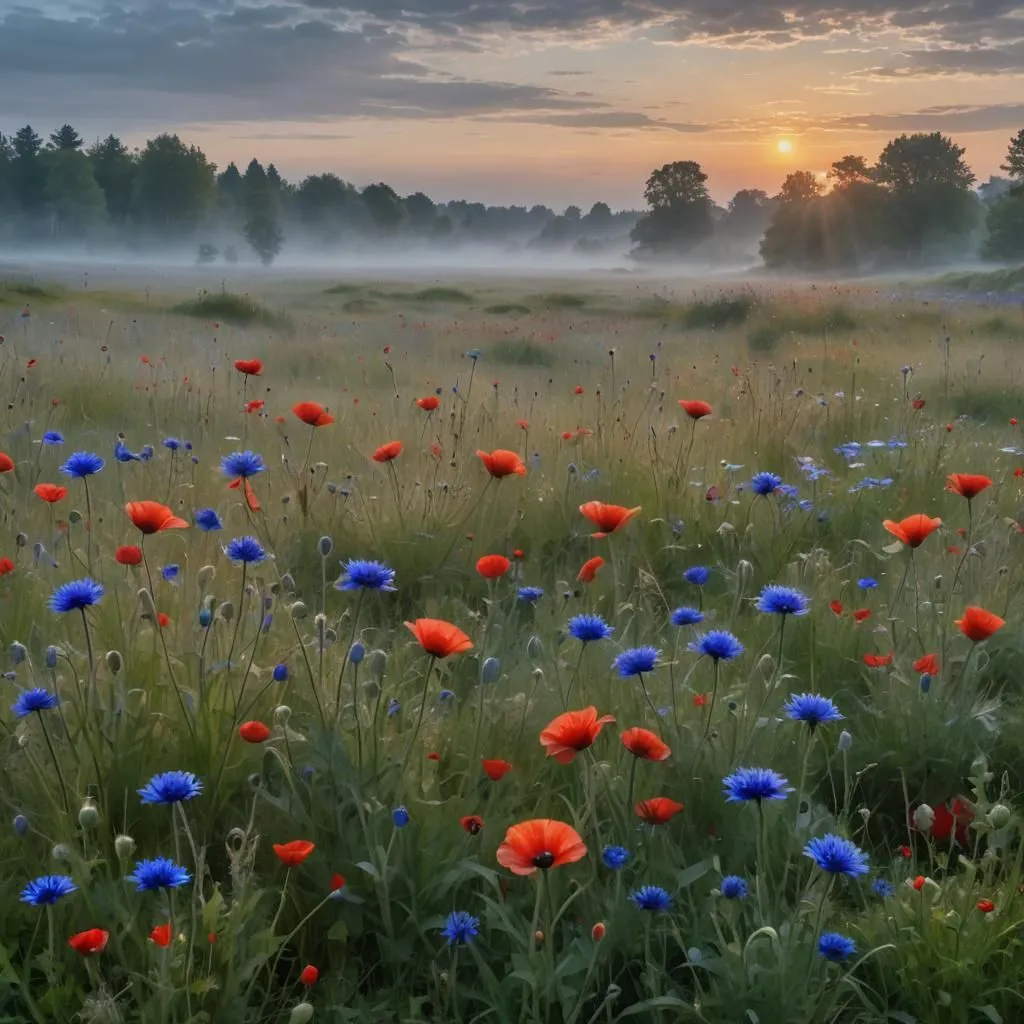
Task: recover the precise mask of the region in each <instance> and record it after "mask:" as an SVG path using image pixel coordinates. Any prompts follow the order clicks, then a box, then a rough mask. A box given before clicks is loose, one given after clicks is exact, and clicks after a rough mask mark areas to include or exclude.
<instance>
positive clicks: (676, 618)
mask: <svg viewBox="0 0 1024 1024" xmlns="http://www.w3.org/2000/svg"><path fill="white" fill-rule="evenodd" d="M703 621H704V613H703V612H700V611H697V609H696V608H677V609H676V610H675V611H674V612H673V613H672V625H673V626H696V625H697V624H698V623H701V622H703Z"/></svg>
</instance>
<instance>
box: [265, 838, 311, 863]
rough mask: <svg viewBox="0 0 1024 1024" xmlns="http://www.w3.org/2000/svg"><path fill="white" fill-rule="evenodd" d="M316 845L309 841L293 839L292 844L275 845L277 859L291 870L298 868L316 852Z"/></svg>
mask: <svg viewBox="0 0 1024 1024" xmlns="http://www.w3.org/2000/svg"><path fill="white" fill-rule="evenodd" d="M315 849H316V845H315V844H314V843H311V842H309V841H308V840H307V839H293V840H292V841H291V842H290V843H274V853H276V854H277V859H278V860H279V861H280V862H281V863H282V864H284V865H285V866H286V867H289V868H297V867H298V866H299V865H300V864H301V863H302V862H303V861H304V860H305V859H306V858H307V857H308V856H309V855H310V854H311V853H312V852H313V851H314V850H315Z"/></svg>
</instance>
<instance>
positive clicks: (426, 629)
mask: <svg viewBox="0 0 1024 1024" xmlns="http://www.w3.org/2000/svg"><path fill="white" fill-rule="evenodd" d="M405 626H406V628H407V629H408V630H409V631H410V632H411V633H412V635H413V636H414V637H416V639H417V640H419V642H420V646H421V647H422V648H423V650H425V651H426V652H427V654H432V655H433V656H434V657H435V658H447V657H449V656H450V655H452V654H462V653H463V652H465V651H471V650H472V649H473V641H472V640H470V639H469V637H468V636H466V634H465V633H463V632H462V630H461V629H459V627H458V626H453V625H452V624H451V623H450V622H445V621H444V620H443V619H417V620H416V621H415V622H407V623H406V624H405Z"/></svg>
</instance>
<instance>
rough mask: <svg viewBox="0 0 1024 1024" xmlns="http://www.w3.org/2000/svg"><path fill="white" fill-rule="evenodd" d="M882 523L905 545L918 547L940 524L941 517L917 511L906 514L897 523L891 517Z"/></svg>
mask: <svg viewBox="0 0 1024 1024" xmlns="http://www.w3.org/2000/svg"><path fill="white" fill-rule="evenodd" d="M882 525H883V526H884V527H885V528H886V529H887V530H888V531H889V532H890V533H891V534H892V535H893V536H894V537H898V538H899V539H900V540H901V541H903V543H904V544H906V545H907V547H910V548H916V547H920V546H921V545H922V544H923V543H924V542H925V541H926V540H927V539H928V537H929V535H930V534H932V533H933V532H934V531H935V530H937V529H938V528H939V527H940V526H941V525H942V520H941V519H932V517H931V516H926V515H924V514H923V513H921V512H919V513H917V515H913V516H907V518H906V519H901V520H900V521H899V522H898V523H894V522H893V521H892V520H891V519H886V520H884V521H883V523H882Z"/></svg>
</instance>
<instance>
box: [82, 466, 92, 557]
mask: <svg viewBox="0 0 1024 1024" xmlns="http://www.w3.org/2000/svg"><path fill="white" fill-rule="evenodd" d="M82 486H83V487H84V488H85V563H86V566H87V567H88V569H89V575H90V576H91V575H92V499H91V498H90V497H89V478H88V477H87V476H83V477H82Z"/></svg>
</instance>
